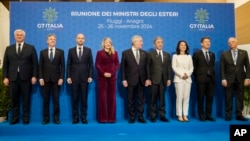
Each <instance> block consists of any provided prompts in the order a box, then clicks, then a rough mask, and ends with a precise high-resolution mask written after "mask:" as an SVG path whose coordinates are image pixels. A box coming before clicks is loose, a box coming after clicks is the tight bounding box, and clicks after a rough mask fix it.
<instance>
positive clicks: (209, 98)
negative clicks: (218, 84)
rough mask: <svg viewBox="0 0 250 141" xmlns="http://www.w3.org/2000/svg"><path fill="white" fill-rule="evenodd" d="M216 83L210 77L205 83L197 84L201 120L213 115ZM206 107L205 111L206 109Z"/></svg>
mask: <svg viewBox="0 0 250 141" xmlns="http://www.w3.org/2000/svg"><path fill="white" fill-rule="evenodd" d="M214 86H215V84H214V82H213V81H212V78H211V77H210V76H208V77H207V79H206V82H205V83H197V88H198V97H197V100H198V113H199V116H200V118H204V117H205V116H207V117H210V116H211V114H212V105H213V98H214ZM204 105H205V109H204Z"/></svg>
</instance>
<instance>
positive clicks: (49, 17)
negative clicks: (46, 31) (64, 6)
mask: <svg viewBox="0 0 250 141" xmlns="http://www.w3.org/2000/svg"><path fill="white" fill-rule="evenodd" d="M57 13H58V12H56V9H52V8H51V7H50V8H49V9H45V11H44V12H43V19H44V20H46V21H47V23H54V21H56V20H57V18H58V16H57Z"/></svg>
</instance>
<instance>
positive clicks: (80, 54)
mask: <svg viewBox="0 0 250 141" xmlns="http://www.w3.org/2000/svg"><path fill="white" fill-rule="evenodd" d="M78 49H79V54H78V59H79V60H80V61H81V58H82V48H80V47H79V48H78Z"/></svg>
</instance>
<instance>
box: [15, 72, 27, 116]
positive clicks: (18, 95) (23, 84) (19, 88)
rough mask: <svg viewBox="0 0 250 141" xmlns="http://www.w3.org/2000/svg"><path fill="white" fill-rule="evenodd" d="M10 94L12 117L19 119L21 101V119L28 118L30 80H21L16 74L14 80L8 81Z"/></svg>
mask: <svg viewBox="0 0 250 141" xmlns="http://www.w3.org/2000/svg"><path fill="white" fill-rule="evenodd" d="M10 96H11V101H12V110H11V111H12V119H19V116H20V101H21V103H22V112H23V113H22V114H23V120H29V118H30V97H31V80H21V79H20V77H19V74H18V77H17V80H16V81H10Z"/></svg>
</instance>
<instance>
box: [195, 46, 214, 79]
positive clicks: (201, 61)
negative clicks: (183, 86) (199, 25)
mask: <svg viewBox="0 0 250 141" xmlns="http://www.w3.org/2000/svg"><path fill="white" fill-rule="evenodd" d="M208 54H209V62H207V61H206V58H205V56H204V53H203V51H202V50H200V51H197V52H195V53H194V55H193V65H194V77H195V80H196V82H198V83H205V82H206V79H207V77H208V75H207V72H208V71H209V72H210V76H211V78H212V81H213V82H215V69H214V66H215V55H214V53H213V52H211V51H209V52H208Z"/></svg>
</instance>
